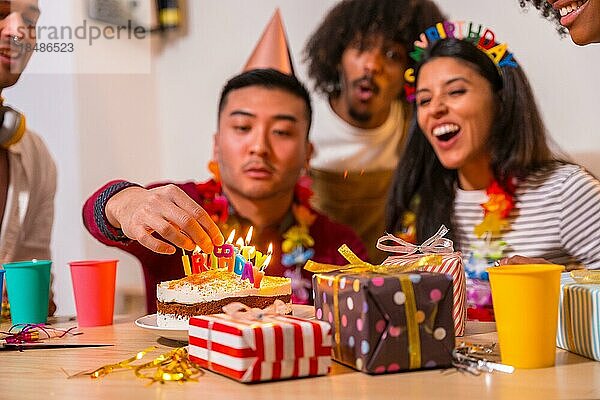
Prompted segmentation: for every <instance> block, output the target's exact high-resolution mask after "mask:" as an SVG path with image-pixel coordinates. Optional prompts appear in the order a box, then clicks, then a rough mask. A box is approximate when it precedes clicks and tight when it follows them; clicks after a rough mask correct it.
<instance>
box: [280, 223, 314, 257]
mask: <svg viewBox="0 0 600 400" xmlns="http://www.w3.org/2000/svg"><path fill="white" fill-rule="evenodd" d="M283 238H284V241H283V243H282V244H281V250H283V252H284V253H289V252H290V251H292V250H294V249H295V248H296V247H298V246H303V247H313V246H314V245H315V240H314V239H313V238H312V236H310V233H309V231H308V227H307V226H300V225H296V226H292V227H291V228H290V229H288V231H287V232H286V233H284V234H283Z"/></svg>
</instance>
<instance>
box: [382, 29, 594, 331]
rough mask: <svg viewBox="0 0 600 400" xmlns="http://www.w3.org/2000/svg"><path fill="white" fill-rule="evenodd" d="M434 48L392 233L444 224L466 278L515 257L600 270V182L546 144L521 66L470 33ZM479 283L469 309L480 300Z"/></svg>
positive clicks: (425, 62)
mask: <svg viewBox="0 0 600 400" xmlns="http://www.w3.org/2000/svg"><path fill="white" fill-rule="evenodd" d="M430 46H431V47H430V48H429V49H427V50H425V52H424V54H423V58H422V59H421V62H420V64H419V66H418V67H417V69H416V71H415V78H416V110H417V113H416V121H415V122H416V123H413V126H412V128H411V135H410V139H409V143H408V144H407V149H406V152H405V154H404V158H403V159H402V160H403V161H402V162H401V163H400V165H399V167H398V169H397V170H396V175H395V183H394V186H393V187H394V189H393V191H392V193H391V196H390V199H389V202H388V213H387V217H388V220H387V228H388V230H389V231H390V232H407V231H411V232H414V231H415V230H416V240H417V242H419V243H420V242H422V241H424V240H425V239H427V238H428V237H430V236H431V235H433V234H434V233H435V232H436V230H437V229H438V228H439V226H440V225H441V224H445V225H446V226H448V227H449V228H450V234H451V235H452V237H451V239H453V240H454V243H455V247H456V248H457V249H458V250H461V251H462V252H463V256H464V260H465V268H466V269H467V275H468V277H470V278H477V279H483V280H485V279H486V275H487V274H486V273H485V268H486V267H487V266H490V265H491V264H493V263H494V261H496V260H499V259H500V258H503V257H508V256H513V255H517V254H518V255H522V256H526V257H541V258H544V259H546V260H548V261H550V262H553V263H559V264H573V263H580V264H583V265H585V266H587V267H588V268H600V182H598V180H597V179H595V178H594V177H593V176H591V175H590V174H589V173H587V172H586V171H585V170H584V169H583V168H581V167H580V166H578V165H575V164H572V163H569V162H566V161H563V160H561V159H559V158H558V157H557V156H556V155H555V154H554V153H553V152H552V151H551V150H550V148H549V145H548V139H547V138H546V133H545V128H544V125H543V122H542V120H541V117H540V114H539V111H538V108H537V106H536V104H535V100H534V98H533V93H532V91H531V88H530V86H529V83H528V81H527V78H526V77H525V75H524V73H523V70H522V69H521V68H520V67H519V66H518V65H516V63H513V66H510V65H507V63H504V65H503V63H502V62H500V63H499V65H496V64H495V63H494V61H493V60H492V58H490V57H489V56H488V54H486V53H485V52H484V51H483V50H480V49H479V48H478V47H476V46H475V45H473V44H472V43H471V42H467V41H465V40H458V39H454V38H449V39H442V40H438V41H437V42H435V43H434V44H433V45H430ZM407 221H414V224H413V226H406V225H405V223H406V222H407ZM470 283H471V284H472V285H477V284H479V283H481V282H478V281H474V280H471V281H470ZM484 286H485V285H484ZM473 290H474V289H473V287H471V292H469V293H468V294H469V296H471V300H472V302H474V303H473V304H471V305H470V306H472V307H471V308H475V307H474V304H475V305H476V304H478V302H479V303H481V299H477V298H476V297H477V296H478V295H481V291H477V290H475V291H473ZM473 296H475V298H474V297H473ZM483 303H485V300H484V301H483ZM488 311H489V307H488ZM469 312H470V316H471V317H473V318H476V319H482V320H485V319H489V318H488V317H490V315H487V316H486V315H483V316H482V315H478V314H477V310H474V309H471V310H469Z"/></svg>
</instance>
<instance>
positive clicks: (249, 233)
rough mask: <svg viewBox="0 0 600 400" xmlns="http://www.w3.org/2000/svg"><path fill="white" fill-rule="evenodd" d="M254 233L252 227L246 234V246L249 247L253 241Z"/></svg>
mask: <svg viewBox="0 0 600 400" xmlns="http://www.w3.org/2000/svg"><path fill="white" fill-rule="evenodd" d="M253 231H254V227H253V226H251V227H250V228H248V233H247V234H246V240H245V241H244V243H245V244H246V246H248V245H249V244H250V240H252V232H253Z"/></svg>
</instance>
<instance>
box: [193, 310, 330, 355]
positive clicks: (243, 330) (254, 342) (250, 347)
mask: <svg viewBox="0 0 600 400" xmlns="http://www.w3.org/2000/svg"><path fill="white" fill-rule="evenodd" d="M330 330H331V326H330V325H329V324H328V323H326V322H323V321H317V320H307V319H304V318H298V317H293V316H284V315H269V316H265V317H263V318H262V320H260V321H259V320H245V319H235V318H233V317H231V316H229V315H226V314H214V315H207V316H198V317H193V318H191V319H190V324H189V335H190V346H196V347H200V348H204V349H206V350H208V351H213V352H218V353H222V354H225V355H227V356H230V357H235V358H244V359H252V360H254V361H258V362H276V361H282V360H294V359H298V358H312V357H320V356H330V354H331V334H330Z"/></svg>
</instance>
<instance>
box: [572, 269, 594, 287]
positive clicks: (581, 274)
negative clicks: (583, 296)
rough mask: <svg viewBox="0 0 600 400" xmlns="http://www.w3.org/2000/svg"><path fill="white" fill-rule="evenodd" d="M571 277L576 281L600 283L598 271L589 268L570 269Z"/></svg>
mask: <svg viewBox="0 0 600 400" xmlns="http://www.w3.org/2000/svg"><path fill="white" fill-rule="evenodd" d="M571 278H573V280H574V281H575V282H577V283H584V284H594V283H595V284H600V271H590V270H589V269H576V270H574V271H571Z"/></svg>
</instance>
